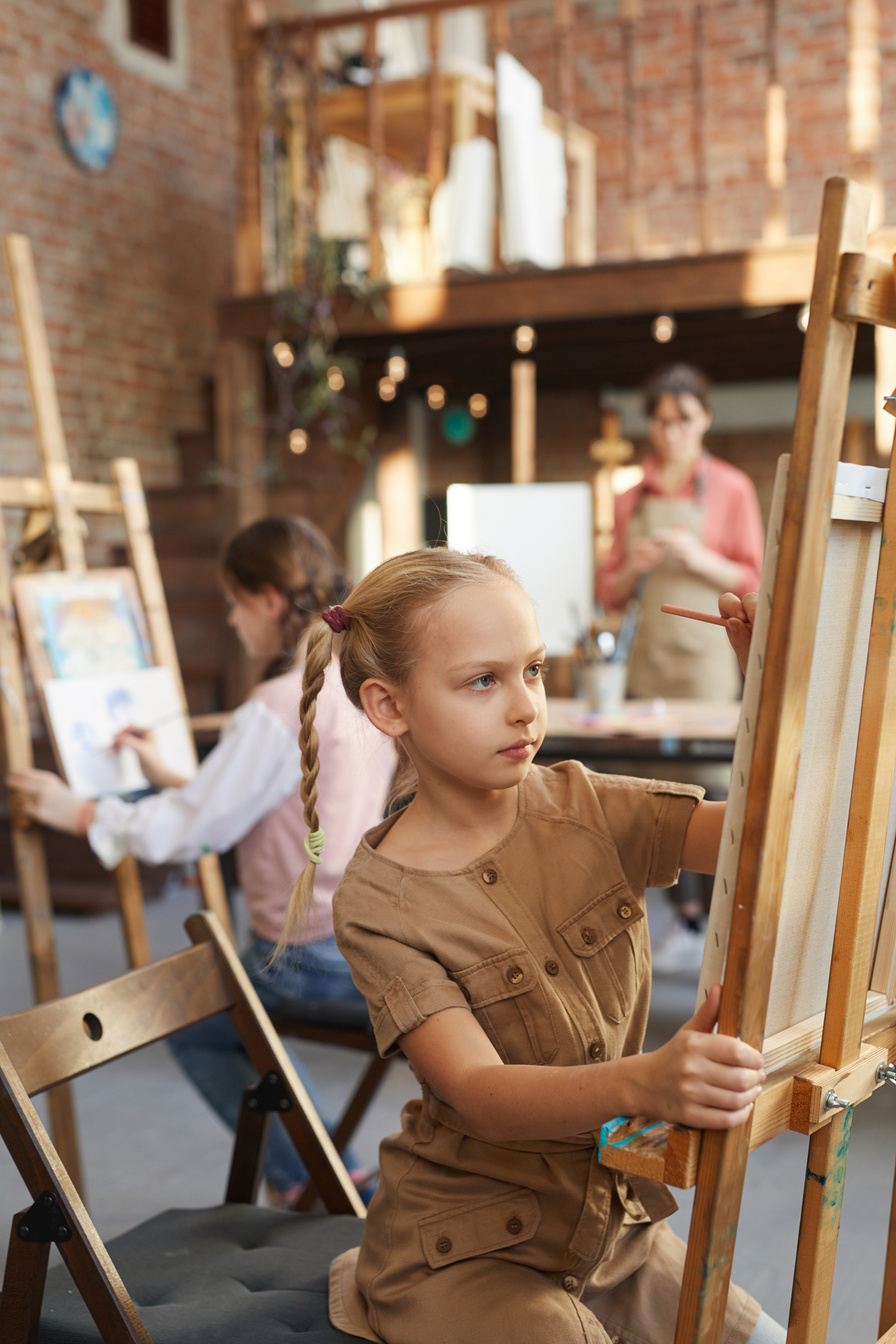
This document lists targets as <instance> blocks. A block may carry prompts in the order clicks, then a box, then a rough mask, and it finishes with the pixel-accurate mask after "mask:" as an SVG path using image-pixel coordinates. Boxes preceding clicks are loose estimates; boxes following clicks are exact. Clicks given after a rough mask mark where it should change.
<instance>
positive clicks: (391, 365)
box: [386, 346, 408, 383]
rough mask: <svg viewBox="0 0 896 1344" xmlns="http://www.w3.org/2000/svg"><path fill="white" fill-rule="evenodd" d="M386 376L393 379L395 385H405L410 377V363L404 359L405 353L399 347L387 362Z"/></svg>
mask: <svg viewBox="0 0 896 1344" xmlns="http://www.w3.org/2000/svg"><path fill="white" fill-rule="evenodd" d="M386 376H387V377H388V378H391V379H392V381H393V383H403V382H404V380H405V378H407V376H408V362H407V360H406V359H405V357H404V351H403V350H401V349H400V348H399V347H397V346H396V347H395V348H394V349H393V350H392V351H391V352H390V354H389V358H388V359H387V360H386Z"/></svg>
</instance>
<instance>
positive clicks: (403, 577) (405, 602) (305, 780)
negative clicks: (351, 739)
mask: <svg viewBox="0 0 896 1344" xmlns="http://www.w3.org/2000/svg"><path fill="white" fill-rule="evenodd" d="M483 582H491V583H495V582H497V583H507V582H510V583H518V582H519V580H518V579H517V577H516V575H515V574H514V572H513V570H512V569H511V568H510V566H509V565H506V564H505V563H504V561H503V560H497V559H495V557H494V556H491V555H464V554H462V553H461V552H460V551H449V550H446V549H441V550H420V551H408V552H407V553H406V554H405V555H397V556H393V557H392V558H391V559H390V560H384V561H383V563H382V564H381V565H378V566H377V568H376V569H374V570H372V571H371V572H370V573H369V574H368V575H367V576H366V577H365V578H363V579H362V580H361V582H360V583H359V584H358V586H357V587H356V588H355V589H354V590H353V591H352V593H351V594H350V595H349V596H348V597H347V598H345V599H344V600H343V603H342V608H343V611H344V612H345V615H346V616H347V617H349V618H350V625H349V628H348V629H346V630H345V631H344V632H343V633H340V634H338V635H335V636H334V634H333V633H332V631H331V630H330V628H329V626H328V625H327V624H326V623H325V622H324V621H322V620H318V621H315V622H314V623H313V624H312V626H311V634H310V636H309V638H308V644H307V648H306V652H305V668H304V674H303V679H302V702H301V725H300V728H299V747H300V748H301V752H302V784H301V797H302V802H303V804H304V809H305V822H306V824H307V826H308V830H309V833H313V832H314V831H316V830H318V829H319V827H320V820H319V818H318V815H317V800H318V790H317V777H318V774H319V772H320V761H319V759H318V752H319V749H320V742H319V739H318V736H317V729H316V728H315V726H314V718H315V714H316V712H317V697H318V696H319V694H320V692H321V688H322V687H323V684H324V676H325V674H326V670H327V668H328V666H329V664H330V660H331V658H332V657H333V653H334V651H335V652H337V653H338V656H339V670H340V674H341V676H342V685H343V687H344V688H345V693H346V695H347V696H348V698H349V700H350V701H351V703H352V704H353V705H354V706H355V708H356V709H358V710H361V709H362V706H361V695H360V692H361V687H362V686H363V684H364V682H365V681H370V680H374V681H387V682H392V683H393V684H394V685H396V686H403V685H406V683H407V680H408V677H409V676H410V674H411V672H412V671H413V668H414V666H415V664H416V662H417V659H418V657H419V651H420V648H421V635H422V634H423V632H424V622H425V619H426V613H427V611H429V610H431V609H432V607H434V606H435V604H436V603H437V602H439V601H440V600H441V599H442V598H444V597H447V596H448V594H449V593H451V592H453V591H454V589H455V588H458V587H461V586H462V585H464V584H472V583H483ZM334 639H335V640H337V641H338V642H337V643H335V644H334ZM362 712H363V711H362ZM399 756H400V758H401V764H400V768H399V772H398V775H397V777H396V783H395V784H394V785H393V788H392V794H391V795H390V797H391V798H394V797H395V796H396V795H404V796H406V795H407V794H408V793H409V792H411V791H412V790H413V788H414V787H415V785H416V776H415V774H414V769H413V766H412V764H411V762H410V759H409V758H408V756H407V753H406V752H404V751H403V750H401V748H400V747H399ZM316 866H317V865H316V864H314V863H312V862H308V863H306V865H305V867H304V868H303V869H302V873H301V876H300V877H299V880H298V881H297V882H296V885H295V887H294V889H293V892H292V895H291V897H290V900H289V909H288V910H287V914H286V922H285V925H284V928H283V932H282V934H281V935H280V939H279V941H278V943H277V946H276V948H275V949H274V952H273V956H272V959H274V958H276V957H277V956H279V955H280V953H281V952H282V951H283V949H284V947H286V946H287V945H288V943H289V935H290V934H291V933H293V932H294V931H295V930H296V929H297V928H298V927H300V925H301V923H302V920H303V919H304V918H305V915H306V914H307V911H308V908H309V906H310V904H311V898H312V895H313V893H314V869H315V867H316Z"/></svg>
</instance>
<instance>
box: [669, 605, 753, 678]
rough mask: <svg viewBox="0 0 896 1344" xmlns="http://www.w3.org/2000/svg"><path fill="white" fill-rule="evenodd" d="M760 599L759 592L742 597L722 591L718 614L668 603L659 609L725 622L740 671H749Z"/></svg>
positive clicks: (696, 619)
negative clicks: (754, 623) (751, 643)
mask: <svg viewBox="0 0 896 1344" xmlns="http://www.w3.org/2000/svg"><path fill="white" fill-rule="evenodd" d="M758 598H759V594H758V593H745V594H744V596H743V598H740V597H738V596H737V595H736V594H735V593H723V594H722V596H721V597H720V598H719V611H720V613H721V615H719V616H714V615H713V614H712V612H709V611H692V610H691V609H690V608H689V607H673V606H671V605H670V604H669V603H668V602H664V603H663V605H662V606H661V607H660V611H664V612H666V613H667V615H669V616H686V617H687V618H688V619H689V620H692V621H706V622H707V623H708V624H709V625H723V626H724V627H725V630H726V631H727V633H728V639H729V640H730V642H731V647H732V648H733V649H734V652H735V653H736V654H737V661H738V662H739V663H740V670H741V672H743V673H744V674H746V671H747V656H748V654H749V652H750V640H751V638H752V636H753V622H754V620H755V618H756V603H757V601H758Z"/></svg>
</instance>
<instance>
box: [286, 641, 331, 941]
mask: <svg viewBox="0 0 896 1344" xmlns="http://www.w3.org/2000/svg"><path fill="white" fill-rule="evenodd" d="M332 656H333V634H332V631H330V630H329V629H328V627H327V626H326V625H325V624H324V623H323V621H321V622H320V624H319V625H316V626H315V627H314V628H313V629H312V631H311V635H310V637H309V639H308V647H307V649H306V651H305V668H304V673H303V676H302V700H301V705H300V710H299V750H300V751H301V753H302V782H301V785H300V786H299V793H300V796H301V799H302V804H303V808H304V814H305V824H306V825H307V827H308V831H309V833H313V832H314V831H317V830H318V829H319V827H320V819H319V818H318V815H317V777H318V775H319V773H320V759H319V755H318V753H319V751H320V739H319V737H318V735H317V729H316V728H315V726H314V719H315V716H316V714H317V697H318V696H319V695H320V693H321V690H322V688H323V684H324V677H325V675H326V671H327V668H328V667H329V665H330V660H331V658H332ZM316 866H317V865H316V864H315V863H312V862H311V861H310V860H309V862H308V863H306V864H305V867H304V868H303V869H302V871H301V873H300V875H299V879H298V881H297V882H296V885H295V886H294V887H293V890H292V894H291V896H290V898H289V908H288V910H287V912H286V920H285V922H284V925H283V932H282V933H281V935H280V938H279V939H278V941H277V946H276V947H275V949H274V952H273V956H272V961H273V960H276V958H277V957H278V956H280V954H281V953H282V951H283V949H284V948H285V947H286V946H287V945H288V943H289V935H290V933H292V932H293V931H294V930H295V929H297V928H299V927H300V926H301V924H302V922H303V921H304V919H305V917H306V915H307V914H308V910H309V908H310V905H311V899H312V897H313V895H314V870H315V868H316Z"/></svg>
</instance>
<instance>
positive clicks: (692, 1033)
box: [632, 985, 765, 1129]
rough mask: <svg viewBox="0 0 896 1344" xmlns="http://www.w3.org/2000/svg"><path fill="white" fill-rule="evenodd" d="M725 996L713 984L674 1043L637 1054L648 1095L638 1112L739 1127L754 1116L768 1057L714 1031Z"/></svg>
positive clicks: (692, 1123) (642, 1085)
mask: <svg viewBox="0 0 896 1344" xmlns="http://www.w3.org/2000/svg"><path fill="white" fill-rule="evenodd" d="M721 998H722V986H721V985H713V987H712V989H711V990H710V992H709V994H708V996H707V998H706V1001H705V1002H704V1003H703V1004H701V1006H700V1008H699V1009H698V1010H697V1012H696V1013H695V1014H694V1016H693V1017H692V1018H691V1020H690V1021H689V1022H686V1023H685V1024H684V1026H683V1027H681V1028H680V1030H679V1031H677V1032H676V1033H675V1035H674V1036H673V1037H672V1039H671V1041H669V1042H668V1043H667V1044H666V1045H664V1046H661V1048H660V1049H659V1050H652V1051H650V1052H649V1053H647V1054H644V1055H640V1056H638V1057H637V1064H638V1065H640V1067H639V1068H638V1069H637V1076H638V1082H639V1085H640V1088H641V1089H643V1096H642V1097H639V1098H638V1106H637V1110H636V1111H635V1112H634V1113H635V1114H638V1115H651V1116H656V1117H657V1118H658V1119H661V1120H671V1121H673V1122H674V1123H675V1124H679V1125H690V1126H692V1127H693V1128H695V1129H734V1128H735V1127H736V1126H737V1125H742V1124H743V1123H744V1121H746V1120H748V1119H749V1117H750V1114H751V1113H752V1110H753V1104H754V1102H755V1100H756V1098H757V1097H758V1096H759V1093H760V1092H761V1091H762V1084H763V1082H764V1081H765V1068H764V1066H763V1061H762V1055H761V1054H760V1053H759V1051H758V1050H754V1049H753V1047H752V1046H750V1045H747V1044H746V1043H745V1042H744V1041H739V1040H738V1039H737V1038H736V1037H735V1036H721V1035H716V1034H715V1033H714V1032H713V1028H714V1027H715V1025H716V1020H717V1018H718V1015H719V1003H720V1002H721ZM632 1063H633V1064H634V1063H635V1060H632Z"/></svg>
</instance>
